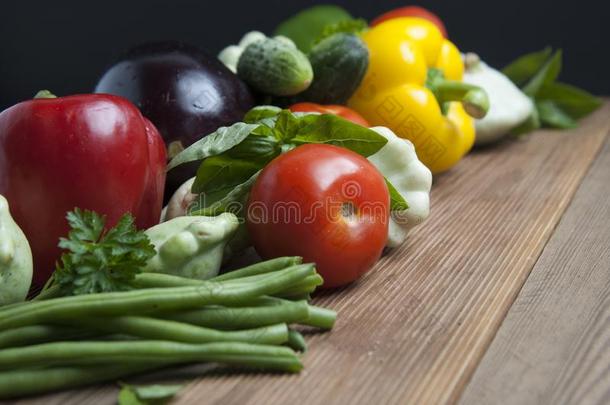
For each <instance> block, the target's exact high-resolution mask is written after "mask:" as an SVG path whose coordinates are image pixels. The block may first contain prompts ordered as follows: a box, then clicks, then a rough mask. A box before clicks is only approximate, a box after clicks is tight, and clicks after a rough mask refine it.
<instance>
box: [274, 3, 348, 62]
mask: <svg viewBox="0 0 610 405" xmlns="http://www.w3.org/2000/svg"><path fill="white" fill-rule="evenodd" d="M351 19H352V16H351V15H350V13H348V12H347V11H345V9H343V8H341V7H339V6H333V5H330V4H329V5H318V6H313V7H310V8H307V9H305V10H303V11H301V12H300V13H298V14H296V15H294V16H292V17H290V18H289V19H287V20H285V21H284V22H282V23H281V24H280V25H279V26H278V27H277V28H276V29H275V35H283V36H286V37H288V38H290V39H292V40H293V41H294V43H295V44H296V46H297V47H298V48H299V49H300V50H301V51H303V52H305V53H308V52H309V51H310V50H311V47H312V46H313V44H314V42H315V40H316V39H317V38H318V37H319V36H320V35H321V34H322V31H324V28H325V27H326V26H327V25H329V24H334V23H337V22H339V21H346V20H351Z"/></svg>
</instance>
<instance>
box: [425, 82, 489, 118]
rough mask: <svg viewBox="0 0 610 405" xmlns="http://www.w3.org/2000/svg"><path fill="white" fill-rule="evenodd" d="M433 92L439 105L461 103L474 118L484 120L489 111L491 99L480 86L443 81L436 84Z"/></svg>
mask: <svg viewBox="0 0 610 405" xmlns="http://www.w3.org/2000/svg"><path fill="white" fill-rule="evenodd" d="M433 92H434V94H435V95H436V98H437V100H438V102H439V104H443V103H445V102H448V101H460V102H461V103H462V106H463V107H464V110H466V112H467V113H468V115H470V116H472V117H474V118H483V117H484V116H485V114H487V111H489V97H488V96H487V93H486V92H485V90H483V89H482V88H480V87H479V86H475V85H473V84H468V83H464V82H458V81H455V80H445V79H443V80H438V81H436V82H435V83H434V88H433Z"/></svg>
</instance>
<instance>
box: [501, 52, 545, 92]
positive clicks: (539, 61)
mask: <svg viewBox="0 0 610 405" xmlns="http://www.w3.org/2000/svg"><path fill="white" fill-rule="evenodd" d="M551 52H552V49H551V48H550V47H546V48H544V49H543V50H542V51H539V52H532V53H528V54H526V55H523V56H520V57H519V58H517V59H516V60H514V61H513V62H511V63H510V64H508V65H507V66H506V67H505V68H504V69H502V73H504V74H505V75H506V76H507V77H508V78H509V79H510V80H511V81H512V82H513V83H515V84H516V85H517V86H518V87H521V86H523V85H525V83H527V82H528V81H529V80H530V79H531V78H532V77H533V76H534V75H535V74H536V72H538V71H539V70H540V69H541V68H542V66H544V63H545V62H546V61H547V60H548V59H549V57H550V56H551Z"/></svg>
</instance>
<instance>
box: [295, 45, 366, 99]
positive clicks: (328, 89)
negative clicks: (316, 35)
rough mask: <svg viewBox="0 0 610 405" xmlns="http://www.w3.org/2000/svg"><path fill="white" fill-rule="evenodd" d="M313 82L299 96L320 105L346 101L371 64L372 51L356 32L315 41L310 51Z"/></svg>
mask: <svg viewBox="0 0 610 405" xmlns="http://www.w3.org/2000/svg"><path fill="white" fill-rule="evenodd" d="M309 60H310V62H311V66H312V67H313V72H314V77H315V79H314V81H313V83H312V84H311V86H309V88H308V89H307V90H306V91H305V92H303V93H302V94H300V95H299V98H302V99H303V100H304V101H310V102H312V103H319V104H345V103H346V102H347V100H348V99H349V98H350V97H351V96H352V94H354V92H355V91H356V89H357V88H358V86H360V83H361V82H362V79H363V78H364V74H365V73H366V69H367V68H368V65H369V50H368V48H367V47H366V44H365V43H364V42H363V41H362V40H361V39H360V38H359V37H358V36H356V35H353V34H345V33H338V34H334V35H331V36H330V37H328V38H325V39H323V40H322V41H320V42H319V43H318V44H316V45H315V46H314V47H313V48H312V50H311V53H310V54H309Z"/></svg>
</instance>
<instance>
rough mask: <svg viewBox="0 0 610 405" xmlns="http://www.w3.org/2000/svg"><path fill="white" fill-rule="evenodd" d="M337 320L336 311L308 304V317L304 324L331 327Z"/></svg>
mask: <svg viewBox="0 0 610 405" xmlns="http://www.w3.org/2000/svg"><path fill="white" fill-rule="evenodd" d="M336 320H337V313H336V312H335V311H333V310H331V309H328V308H322V307H316V306H315V305H309V317H308V318H307V320H306V321H305V322H302V323H303V324H304V325H309V326H314V327H316V328H320V329H332V328H333V326H334V325H335V321H336Z"/></svg>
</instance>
